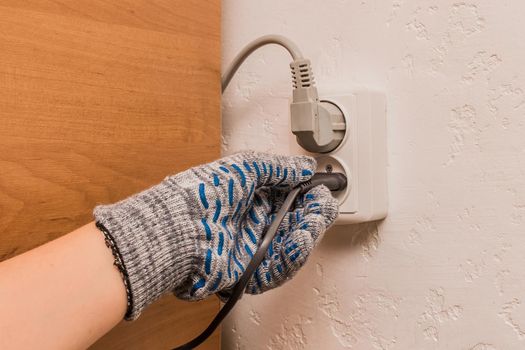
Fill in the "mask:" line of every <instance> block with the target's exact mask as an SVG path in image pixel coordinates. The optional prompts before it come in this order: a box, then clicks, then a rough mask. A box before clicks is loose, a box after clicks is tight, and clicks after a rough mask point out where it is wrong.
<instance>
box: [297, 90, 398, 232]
mask: <svg viewBox="0 0 525 350" xmlns="http://www.w3.org/2000/svg"><path fill="white" fill-rule="evenodd" d="M321 100H322V101H326V102H330V103H332V104H334V105H336V106H337V107H338V108H339V109H340V110H341V112H342V113H343V116H344V119H345V123H346V133H345V136H344V139H343V141H342V142H341V144H340V145H339V146H338V147H337V148H336V149H335V150H333V151H332V152H329V153H323V154H312V153H308V152H306V151H305V150H304V149H302V148H301V147H300V146H299V145H297V143H296V142H293V143H292V145H293V146H292V148H294V149H292V151H293V152H294V153H303V154H309V155H312V156H314V157H315V158H316V159H317V163H318V169H317V170H318V171H330V170H331V171H334V172H343V173H344V174H345V175H346V176H347V178H348V187H347V188H346V190H344V191H341V192H340V193H334V195H335V197H336V198H337V199H338V200H339V217H338V219H337V221H336V224H342V225H344V224H354V223H360V222H367V221H374V220H380V219H383V218H385V217H386V215H387V211H388V187H387V142H386V99H385V96H384V94H382V93H379V92H374V91H368V90H362V91H356V92H353V93H350V94H345V95H334V96H326V97H324V98H322V99H321Z"/></svg>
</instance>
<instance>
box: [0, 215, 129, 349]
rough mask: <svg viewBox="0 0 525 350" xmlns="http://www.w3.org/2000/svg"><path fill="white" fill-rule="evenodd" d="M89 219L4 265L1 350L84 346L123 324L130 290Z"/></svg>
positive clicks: (1, 271) (0, 300) (0, 290)
mask: <svg viewBox="0 0 525 350" xmlns="http://www.w3.org/2000/svg"><path fill="white" fill-rule="evenodd" d="M113 261H114V259H113V255H112V253H111V250H110V249H109V248H107V247H106V245H105V241H104V236H103V234H102V233H101V232H100V231H99V230H98V229H97V228H96V226H95V223H94V222H91V223H89V224H87V225H85V226H83V227H81V228H79V229H77V230H75V231H73V232H71V233H69V234H67V235H65V236H62V237H60V238H58V239H56V240H53V241H51V242H49V243H46V244H44V245H42V246H40V247H38V248H35V249H33V250H30V251H28V252H26V253H24V254H21V255H18V256H16V257H14V258H11V259H9V260H6V261H3V262H1V263H0V349H85V348H87V347H89V346H90V345H91V344H93V343H94V342H95V341H96V340H97V339H99V338H100V337H101V336H102V335H104V334H105V333H107V332H108V331H109V330H110V329H111V328H113V327H114V326H115V325H116V324H117V323H119V322H120V321H121V320H122V319H123V317H124V314H125V312H126V290H125V288H124V283H123V281H122V278H121V276H120V272H119V271H118V269H117V268H116V267H115V266H114V265H113Z"/></svg>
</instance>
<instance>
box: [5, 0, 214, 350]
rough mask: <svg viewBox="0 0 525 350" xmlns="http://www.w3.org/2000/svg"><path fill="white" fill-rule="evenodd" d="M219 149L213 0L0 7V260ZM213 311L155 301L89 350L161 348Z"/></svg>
mask: <svg viewBox="0 0 525 350" xmlns="http://www.w3.org/2000/svg"><path fill="white" fill-rule="evenodd" d="M219 142H220V1H219V0H213V1H198V0H186V1H179V0H170V1H161V0H155V1H139V0H127V1H126V0H122V1H109V0H107V1H106V0H90V1H87V0H54V1H47V0H16V1H4V0H0V261H1V260H3V259H7V258H9V257H12V256H14V255H17V254H20V253H22V252H24V251H26V250H28V249H31V248H33V247H35V246H38V245H40V244H42V243H44V242H46V241H49V240H51V239H54V238H56V237H58V236H60V235H62V234H65V233H67V232H69V231H71V230H73V229H75V228H76V227H78V226H80V225H82V224H85V223H87V222H89V221H90V220H92V209H93V207H94V206H95V205H96V204H97V203H111V202H115V201H117V200H119V199H122V198H125V197H126V196H128V195H130V194H132V193H135V192H137V191H140V190H142V189H144V188H146V187H148V186H150V185H153V184H155V183H157V182H159V181H160V180H162V179H163V178H164V177H165V176H167V175H169V174H172V173H175V172H178V171H180V170H183V169H186V168H188V167H190V166H192V165H196V164H199V163H203V162H206V161H209V160H211V159H214V158H216V157H218V156H219V154H220V147H219ZM218 307H219V304H218V301H217V300H215V299H210V300H207V301H204V302H199V303H186V302H182V301H177V300H176V299H175V298H174V297H171V296H168V297H166V298H163V299H162V300H160V301H159V302H158V303H156V305H154V306H153V307H151V308H150V309H148V310H147V312H146V313H145V315H144V316H143V317H142V318H141V319H140V320H139V321H137V322H136V323H128V324H123V325H121V326H119V327H117V329H115V330H114V331H113V332H111V333H110V334H108V335H107V336H106V337H105V338H103V339H102V340H100V341H99V342H98V343H97V344H96V345H95V346H93V349H165V348H169V347H172V346H175V345H177V344H179V343H181V342H183V341H184V340H188V339H189V338H191V337H192V336H193V335H196V334H197V333H198V332H199V331H201V330H202V329H203V328H204V327H205V326H206V325H207V323H208V321H209V320H211V318H212V317H213V315H214V314H215V312H216V311H217V310H218ZM218 347H219V335H218V333H216V334H215V336H214V337H213V338H212V339H210V340H209V341H208V342H207V343H206V345H203V346H202V347H201V348H202V349H217V348H218Z"/></svg>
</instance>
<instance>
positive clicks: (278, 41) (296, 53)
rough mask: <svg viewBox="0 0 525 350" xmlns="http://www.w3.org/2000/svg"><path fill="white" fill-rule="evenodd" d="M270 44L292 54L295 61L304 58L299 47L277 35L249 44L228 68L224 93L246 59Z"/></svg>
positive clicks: (224, 81) (223, 84)
mask: <svg viewBox="0 0 525 350" xmlns="http://www.w3.org/2000/svg"><path fill="white" fill-rule="evenodd" d="M269 44H275V45H280V46H282V47H284V48H285V49H286V50H287V51H288V52H289V53H290V55H292V58H293V60H294V61H296V60H299V59H302V58H303V54H302V53H301V50H299V48H298V47H297V45H295V44H294V43H293V42H292V41H291V40H290V39H288V38H286V37H284V36H282V35H277V34H272V35H265V36H262V37H260V38H258V39H255V40H254V41H252V42H250V43H248V45H246V46H245V47H244V48H243V49H242V50H241V52H239V53H238V54H237V56H235V58H234V59H233V61H232V62H231V63H230V65H229V66H228V68H226V70H225V72H224V74H223V75H222V78H221V87H222V92H224V90H226V88H227V87H228V85H229V84H230V81H231V80H232V78H233V76H234V75H235V73H236V72H237V70H238V69H239V67H240V66H241V64H243V62H244V61H245V60H246V58H248V56H250V55H251V54H252V53H253V52H254V51H255V50H257V49H258V48H260V47H262V46H265V45H269Z"/></svg>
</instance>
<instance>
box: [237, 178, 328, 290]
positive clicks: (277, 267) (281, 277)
mask: <svg viewBox="0 0 525 350" xmlns="http://www.w3.org/2000/svg"><path fill="white" fill-rule="evenodd" d="M337 212H338V202H337V200H336V199H335V198H333V197H332V195H331V193H330V190H328V188H326V187H325V186H317V187H315V188H313V189H312V190H310V191H309V192H308V193H307V194H306V195H305V196H304V206H303V207H302V208H298V209H296V210H295V211H294V212H291V213H289V215H288V216H287V217H286V218H285V220H283V223H282V224H281V225H280V226H279V230H278V233H277V235H276V237H275V238H274V240H273V242H272V244H271V245H270V247H269V249H268V252H267V254H266V258H265V260H264V261H263V263H262V264H261V265H260V266H259V267H258V269H257V271H256V272H255V273H254V276H253V277H252V279H251V280H250V283H249V284H248V286H247V290H246V291H247V292H248V293H252V294H257V293H262V292H264V291H265V290H268V289H272V288H275V287H277V286H279V285H281V284H283V283H284V282H285V281H286V280H288V279H290V278H291V277H293V276H294V275H295V273H296V272H297V271H298V270H299V269H300V268H301V267H302V266H303V265H304V263H305V262H306V260H307V258H308V256H309V255H310V252H311V251H312V250H313V248H314V247H315V246H316V245H317V243H318V242H319V240H320V238H321V237H322V235H323V233H324V232H325V231H326V229H327V228H328V227H329V226H330V225H331V224H332V223H333V222H334V220H335V218H336V217H337Z"/></svg>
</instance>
